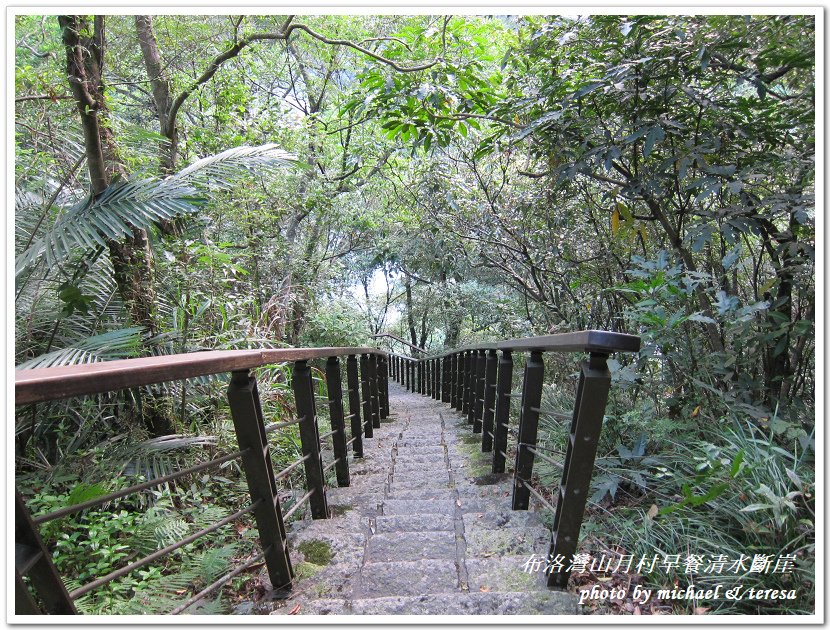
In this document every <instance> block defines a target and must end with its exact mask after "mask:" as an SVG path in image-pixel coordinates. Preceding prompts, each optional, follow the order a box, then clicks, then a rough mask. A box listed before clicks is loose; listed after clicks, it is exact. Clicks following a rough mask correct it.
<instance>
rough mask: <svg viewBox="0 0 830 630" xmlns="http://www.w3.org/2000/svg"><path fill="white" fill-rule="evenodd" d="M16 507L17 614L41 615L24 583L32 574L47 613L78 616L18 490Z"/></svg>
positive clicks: (15, 603) (32, 580)
mask: <svg viewBox="0 0 830 630" xmlns="http://www.w3.org/2000/svg"><path fill="white" fill-rule="evenodd" d="M14 501H15V507H14V548H15V551H14V556H15V558H14V560H15V567H14V577H15V589H14V590H15V592H14V613H15V614H17V615H40V614H42V613H43V611H42V610H40V608H39V607H38V605H37V603H36V602H35V600H34V598H33V597H32V595H31V593H29V588H28V587H27V586H26V583H25V582H24V581H23V576H24V575H28V577H29V580H30V581H31V584H32V589H33V590H34V591H35V593H37V595H38V597H40V600H41V601H42V602H43V605H44V608H45V612H47V613H49V614H50V615H75V614H77V612H78V611H77V610H75V604H74V603H73V602H72V598H71V597H70V596H69V593H68V592H67V590H66V586H64V583H63V580H61V577H60V575H59V574H58V571H57V569H56V568H55V564H54V563H53V562H52V554H51V553H50V552H49V550H48V549H47V548H46V546H45V545H44V544H43V540H42V539H41V537H40V533H39V532H38V530H37V525H35V522H34V521H33V520H32V515H31V514H30V513H29V509H28V508H27V507H26V503H25V502H24V501H23V497H22V496H21V495H20V493H19V492H17V490H15V499H14Z"/></svg>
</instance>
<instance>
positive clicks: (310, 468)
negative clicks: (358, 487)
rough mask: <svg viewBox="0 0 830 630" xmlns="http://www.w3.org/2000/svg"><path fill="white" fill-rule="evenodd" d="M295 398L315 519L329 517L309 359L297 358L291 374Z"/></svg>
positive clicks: (309, 502)
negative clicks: (301, 359)
mask: <svg viewBox="0 0 830 630" xmlns="http://www.w3.org/2000/svg"><path fill="white" fill-rule="evenodd" d="M292 381H293V386H294V401H295V402H296V404H297V415H298V416H299V418H300V424H299V427H300V444H301V446H302V451H303V457H306V460H305V479H306V489H307V490H308V491H309V492H311V493H312V494H311V496H310V497H309V499H308V504H309V507H310V508H311V517H312V518H328V517H329V508H328V502H327V501H326V489H325V479H324V476H323V458H322V456H321V455H320V431H319V429H318V428H317V408H316V405H315V403H314V383H313V382H312V380H311V368H310V367H308V362H307V361H295V362H294V371H293V374H292Z"/></svg>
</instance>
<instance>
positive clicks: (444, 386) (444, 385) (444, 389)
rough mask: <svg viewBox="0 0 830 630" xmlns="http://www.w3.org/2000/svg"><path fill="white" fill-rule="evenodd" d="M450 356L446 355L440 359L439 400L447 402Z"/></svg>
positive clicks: (448, 400)
mask: <svg viewBox="0 0 830 630" xmlns="http://www.w3.org/2000/svg"><path fill="white" fill-rule="evenodd" d="M451 375H452V374H451V372H450V357H449V356H446V357H444V358H443V359H442V365H441V377H442V379H443V380H442V381H441V402H445V403H448V402H450V393H451V390H450V376H451Z"/></svg>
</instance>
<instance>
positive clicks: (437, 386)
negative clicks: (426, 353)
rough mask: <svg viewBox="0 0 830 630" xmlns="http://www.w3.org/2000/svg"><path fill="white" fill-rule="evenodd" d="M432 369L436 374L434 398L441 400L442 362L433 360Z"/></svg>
mask: <svg viewBox="0 0 830 630" xmlns="http://www.w3.org/2000/svg"><path fill="white" fill-rule="evenodd" d="M432 369H433V371H434V372H435V374H434V375H433V377H432V397H433V398H434V399H435V400H441V360H440V359H433V360H432Z"/></svg>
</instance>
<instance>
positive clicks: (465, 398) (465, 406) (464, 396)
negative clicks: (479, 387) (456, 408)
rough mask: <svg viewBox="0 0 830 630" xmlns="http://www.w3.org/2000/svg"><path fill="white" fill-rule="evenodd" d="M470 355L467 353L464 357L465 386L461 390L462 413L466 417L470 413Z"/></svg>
mask: <svg viewBox="0 0 830 630" xmlns="http://www.w3.org/2000/svg"><path fill="white" fill-rule="evenodd" d="M470 354H471V353H469V352H465V353H464V355H463V357H464V372H463V374H462V378H463V379H464V385H463V387H462V388H461V413H462V414H464V415H465V416H466V415H468V414H469V413H470Z"/></svg>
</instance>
